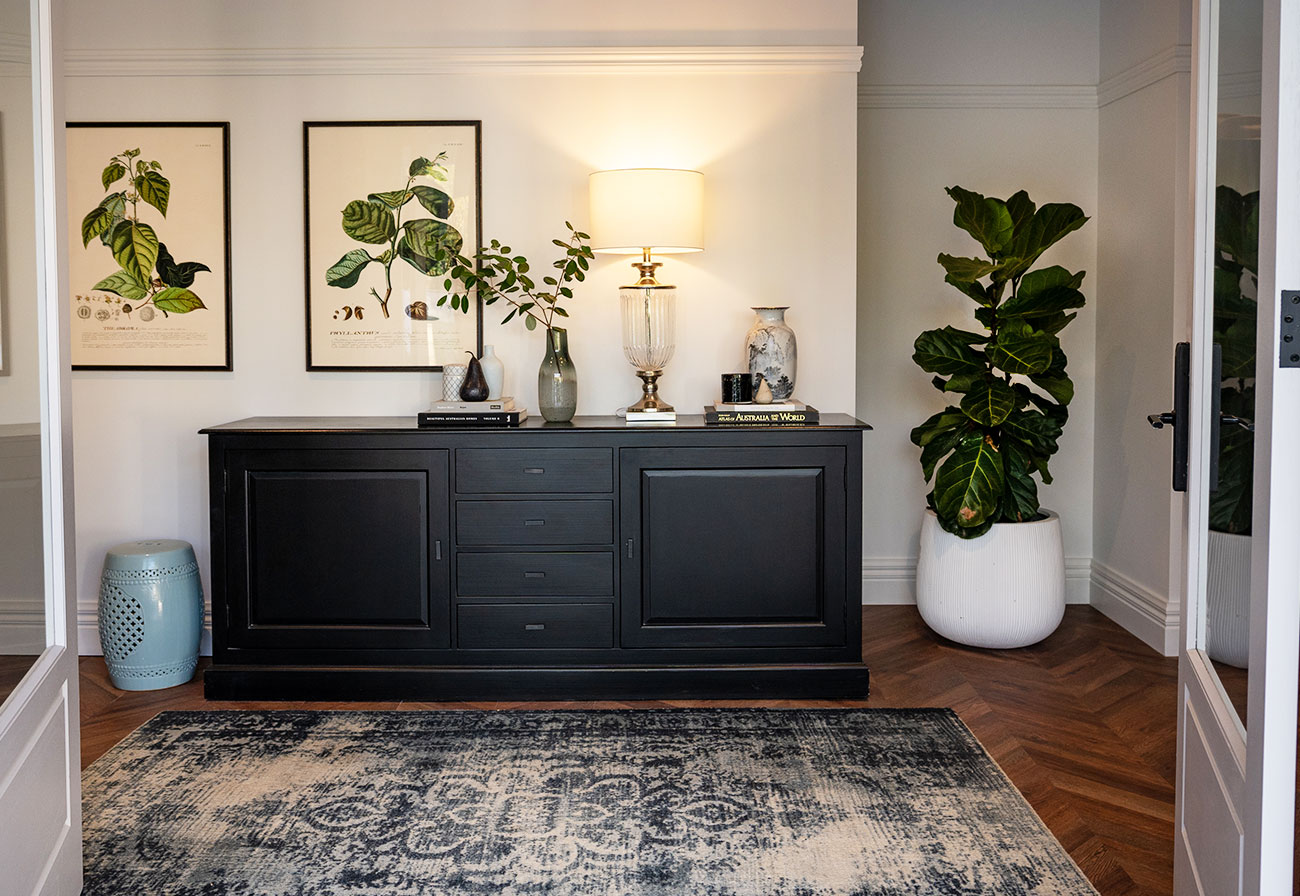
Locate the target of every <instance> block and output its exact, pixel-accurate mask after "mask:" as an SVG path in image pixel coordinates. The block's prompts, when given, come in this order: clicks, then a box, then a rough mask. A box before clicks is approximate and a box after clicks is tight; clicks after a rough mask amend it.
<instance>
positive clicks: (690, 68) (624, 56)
mask: <svg viewBox="0 0 1300 896" xmlns="http://www.w3.org/2000/svg"><path fill="white" fill-rule="evenodd" d="M861 64H862V48H861V47H850V46H798V47H777V46H771V47H764V46H753V47H369V48H365V49H356V48H327V49H294V48H267V49H225V50H223V49H196V50H171V49H155V48H150V49H148V50H144V49H139V50H132V49H126V48H121V49H118V50H117V51H116V52H114V53H112V54H105V53H104V52H103V51H102V50H69V51H67V52H66V53H65V54H64V74H65V75H66V76H67V77H71V78H94V77H103V76H113V77H169V78H175V77H196V78H197V77H230V76H235V77H238V76H261V77H265V76H277V75H283V76H290V75H298V76H303V75H306V76H327V75H463V74H511V73H520V72H525V73H529V74H555V75H584V74H602V75H605V74H643V73H647V72H663V71H669V72H673V73H684V74H708V73H719V74H731V73H754V74H786V73H810V74H823V73H849V74H852V73H856V72H857V71H858V69H859V68H860V67H861Z"/></svg>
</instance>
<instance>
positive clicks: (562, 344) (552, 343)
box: [537, 327, 578, 423]
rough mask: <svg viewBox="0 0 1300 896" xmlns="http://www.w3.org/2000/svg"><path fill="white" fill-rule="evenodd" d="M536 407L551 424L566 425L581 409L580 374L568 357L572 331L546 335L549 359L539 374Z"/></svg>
mask: <svg viewBox="0 0 1300 896" xmlns="http://www.w3.org/2000/svg"><path fill="white" fill-rule="evenodd" d="M537 404H538V406H539V407H540V408H541V411H542V417H543V418H544V419H545V420H546V421H547V422H548V423H566V422H568V421H569V420H572V419H573V414H574V412H575V411H576V410H577V409H578V371H577V370H576V369H575V368H574V366H573V359H571V358H570V357H569V331H568V330H564V329H561V328H560V327H550V328H548V329H547V331H546V357H544V358H542V366H541V368H540V369H539V370H538V371H537Z"/></svg>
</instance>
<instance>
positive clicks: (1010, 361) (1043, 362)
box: [988, 320, 1056, 374]
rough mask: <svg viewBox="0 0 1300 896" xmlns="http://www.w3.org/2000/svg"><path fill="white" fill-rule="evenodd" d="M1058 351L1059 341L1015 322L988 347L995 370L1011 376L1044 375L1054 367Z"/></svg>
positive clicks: (1005, 327) (1005, 328)
mask: <svg viewBox="0 0 1300 896" xmlns="http://www.w3.org/2000/svg"><path fill="white" fill-rule="evenodd" d="M1055 347H1056V338H1055V337H1053V336H1049V335H1047V334H1046V333H1043V332H1042V331H1040V330H1036V329H1034V328H1033V327H1031V326H1029V324H1027V323H1025V322H1024V321H1015V320H1012V321H1010V322H1008V323H1007V324H1006V325H1004V326H1003V327H1002V329H1001V330H999V331H998V338H997V341H996V342H994V343H991V344H990V345H989V347H988V356H989V361H991V362H992V364H993V366H994V367H996V368H998V369H999V370H1005V371H1006V372H1007V373H1012V374H1016V373H1020V374H1033V373H1042V372H1043V371H1045V370H1047V368H1048V367H1049V366H1050V365H1051V363H1052V351H1053V349H1054V348H1055Z"/></svg>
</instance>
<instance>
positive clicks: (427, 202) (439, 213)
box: [411, 184, 456, 218]
mask: <svg viewBox="0 0 1300 896" xmlns="http://www.w3.org/2000/svg"><path fill="white" fill-rule="evenodd" d="M411 192H413V193H414V194H415V198H416V199H418V200H419V201H420V205H422V206H424V207H425V209H427V210H428V211H429V213H430V214H432V215H433V216H434V217H437V218H450V217H451V212H452V210H453V209H454V208H455V207H456V203H455V202H454V201H453V200H452V198H451V197H450V196H448V195H447V194H446V193H444V192H442V190H439V189H436V188H434V187H426V186H425V185H424V184H416V185H415V186H413V187H411Z"/></svg>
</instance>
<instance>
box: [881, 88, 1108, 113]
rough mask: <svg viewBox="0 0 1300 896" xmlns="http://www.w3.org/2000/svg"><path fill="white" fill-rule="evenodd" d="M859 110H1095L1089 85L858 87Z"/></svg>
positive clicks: (1092, 93)
mask: <svg viewBox="0 0 1300 896" xmlns="http://www.w3.org/2000/svg"><path fill="white" fill-rule="evenodd" d="M858 108H859V109H1095V108H1097V88H1096V87H1093V86H1091V85H1088V84H1060V85H1057V84H1051V85H1038V84H1025V85H1020V84H934V85H929V84H861V85H859V86H858Z"/></svg>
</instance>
